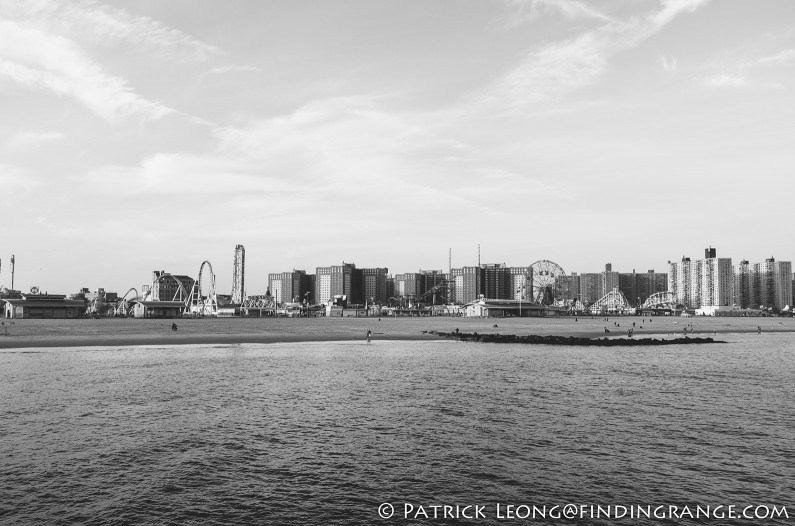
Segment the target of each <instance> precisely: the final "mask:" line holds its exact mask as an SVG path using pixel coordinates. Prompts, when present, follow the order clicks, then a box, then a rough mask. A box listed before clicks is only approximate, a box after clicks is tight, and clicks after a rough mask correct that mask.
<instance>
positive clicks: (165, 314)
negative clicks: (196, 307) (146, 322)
mask: <svg viewBox="0 0 795 526" xmlns="http://www.w3.org/2000/svg"><path fill="white" fill-rule="evenodd" d="M183 312H185V303H184V302H181V301H134V302H133V316H134V317H136V318H179V317H181V316H182V313H183Z"/></svg>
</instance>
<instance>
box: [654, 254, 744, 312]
mask: <svg viewBox="0 0 795 526" xmlns="http://www.w3.org/2000/svg"><path fill="white" fill-rule="evenodd" d="M704 255H705V256H707V257H706V258H705V259H699V260H696V261H691V260H690V258H685V257H683V258H682V261H681V262H677V263H671V262H669V263H668V290H669V291H670V292H672V293H673V295H674V298H675V299H676V301H677V302H678V303H680V304H682V305H684V306H685V307H687V308H690V309H697V308H720V307H730V306H731V305H732V302H733V299H734V298H733V294H732V288H733V286H734V272H733V270H734V269H733V268H732V260H731V258H719V257H717V250H716V249H714V248H711V247H710V248H707V249H706V250H705V251H704Z"/></svg>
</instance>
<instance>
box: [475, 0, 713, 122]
mask: <svg viewBox="0 0 795 526" xmlns="http://www.w3.org/2000/svg"><path fill="white" fill-rule="evenodd" d="M707 1H708V0H669V1H666V2H663V4H662V7H661V8H660V9H659V10H657V11H655V12H653V13H651V14H649V15H648V16H646V17H644V18H631V19H628V20H613V19H610V20H609V21H607V22H606V23H604V24H602V25H600V26H599V27H597V28H594V29H589V30H587V31H585V32H583V33H581V34H579V35H577V36H575V37H573V38H570V39H568V40H564V41H559V42H552V43H547V44H544V45H542V46H540V47H538V48H535V49H532V50H530V51H529V52H528V53H527V54H526V56H525V58H524V59H523V60H522V61H521V63H520V64H519V65H518V66H517V67H516V68H514V69H513V70H512V71H510V72H509V73H507V74H505V75H504V76H503V77H502V78H501V79H500V80H498V81H497V82H496V83H495V84H494V85H492V86H491V88H490V89H489V91H488V92H487V94H486V95H485V96H484V97H483V99H484V100H483V101H482V102H486V103H497V104H500V105H506V104H507V106H508V108H509V111H515V110H517V109H520V108H522V107H524V106H527V105H530V104H536V103H539V102H544V101H547V100H550V99H553V98H558V97H560V96H562V95H565V94H567V93H569V92H571V91H574V90H577V89H580V88H583V87H585V86H588V85H590V84H593V83H595V82H596V81H597V80H598V79H599V77H600V76H601V75H602V74H603V73H604V71H605V70H606V69H607V66H608V63H609V60H610V58H611V57H612V56H613V55H615V54H616V53H619V52H621V51H625V50H627V49H631V48H633V47H635V46H637V45H639V44H640V43H641V42H643V41H644V40H646V39H648V38H649V37H651V36H653V35H654V34H656V33H658V32H659V31H660V30H662V29H663V28H664V27H665V26H666V25H668V24H669V23H671V22H672V21H673V20H674V19H675V18H676V17H677V16H678V15H679V14H681V13H687V12H692V11H694V10H695V9H697V8H698V7H700V6H701V5H703V4H705V3H706V2H707Z"/></svg>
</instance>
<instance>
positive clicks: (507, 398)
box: [0, 333, 795, 525]
mask: <svg viewBox="0 0 795 526" xmlns="http://www.w3.org/2000/svg"><path fill="white" fill-rule="evenodd" d="M724 339H726V340H729V343H727V344H722V345H704V346H697V345H692V346H670V347H648V348H643V347H634V348H589V347H551V346H522V345H499V344H475V343H462V342H452V341H440V342H425V341H407V342H402V341H374V342H372V343H370V344H367V343H366V342H364V341H353V342H332V343H320V342H315V343H290V344H262V345H255V344H244V345H227V346H166V347H129V348H117V349H112V348H71V349H26V350H22V351H9V350H7V351H3V352H0V444H1V445H2V447H0V523H2V524H280V525H281V524H285V525H292V524H296V525H297V524H332V525H336V524H340V525H342V524H362V525H363V524H373V523H379V524H380V523H383V524H390V523H392V524H402V523H418V524H420V523H432V524H473V523H479V524H484V523H485V524H491V523H506V522H507V523H528V522H529V523H536V524H556V523H562V524H573V523H580V524H672V523H677V521H671V520H667V519H654V518H652V519H648V518H642V519H630V518H628V517H624V518H622V519H615V518H604V517H602V518H594V517H593V516H588V515H587V512H584V513H586V515H585V516H580V517H579V518H577V519H573V520H566V519H562V518H561V519H555V518H552V517H550V516H547V517H546V518H544V519H541V518H538V517H537V518H536V519H535V520H530V519H529V518H527V519H525V520H522V519H520V518H518V517H516V516H510V513H509V510H511V509H513V511H514V513H516V512H517V511H518V512H519V514H520V515H521V514H523V513H525V512H526V511H527V510H528V509H530V506H533V505H534V506H537V507H538V508H539V509H540V508H542V507H543V506H546V507H547V509H551V508H552V507H554V506H556V505H557V506H563V505H565V504H569V503H572V504H575V505H577V506H580V505H584V506H589V505H601V506H605V507H606V506H626V507H630V506H636V505H637V506H659V505H664V506H668V505H676V506H685V505H687V506H692V507H693V509H695V507H696V506H699V505H700V506H702V507H706V506H711V507H713V508H714V507H715V506H729V505H732V506H737V507H738V510H739V509H742V508H743V507H745V506H748V505H753V506H754V507H756V506H763V508H760V509H761V510H762V512H764V510H765V508H764V507H765V506H766V507H768V508H772V507H773V506H778V507H784V506H786V507H787V512H788V514H789V516H790V517H791V518H790V519H786V518H783V517H778V518H773V519H771V518H767V519H758V520H757V519H754V520H749V519H738V520H730V519H728V518H723V519H722V518H715V517H713V518H710V519H708V520H701V521H695V520H694V521H690V520H681V521H678V523H680V524H689V523H700V524H757V523H758V524H792V523H795V502H794V501H795V499H794V498H793V496H795V440H793V439H795V390H794V389H793V386H795V357H793V349H795V335H793V334H792V333H789V334H763V335H755V334H728V335H724ZM382 505H388V506H386V507H381V508H379V506H382ZM445 505H447V506H451V507H453V508H451V510H452V511H450V513H449V514H448V516H447V517H446V518H445V517H444V513H443V508H433V506H445ZM467 505H471V506H482V508H480V509H481V510H482V511H481V513H482V516H481V515H476V516H475V517H473V518H472V519H467V518H466V514H467V513H469V515H470V516H471V515H472V513H473V510H475V509H478V508H470V509H469V510H468V511H464V512H463V513H464V515H463V516H462V515H461V510H462V509H463V508H464V506H467ZM455 506H459V508H458V516H457V518H456V515H455V508H454V507H455ZM498 506H499V508H498ZM510 506H514V508H510ZM521 506H527V508H522V507H521ZM390 507H391V508H390ZM420 507H421V508H420ZM420 509H422V512H424V514H423V513H422V512H420V511H419V510H420ZM578 509H579V508H578ZM391 510H394V511H393V512H392V513H393V515H391V517H389V518H382V517H381V516H380V515H379V511H382V512H383V513H384V514H385V515H389V514H390V511H391ZM434 511H435V512H436V518H434ZM500 514H501V515H500ZM426 516H427V518H426Z"/></svg>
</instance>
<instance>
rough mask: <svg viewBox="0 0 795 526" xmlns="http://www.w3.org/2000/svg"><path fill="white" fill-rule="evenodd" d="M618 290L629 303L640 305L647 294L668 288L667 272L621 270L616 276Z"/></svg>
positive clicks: (646, 297)
mask: <svg viewBox="0 0 795 526" xmlns="http://www.w3.org/2000/svg"><path fill="white" fill-rule="evenodd" d="M618 290H620V291H621V292H623V293H624V297H626V298H627V301H628V302H629V303H630V304H631V305H635V306H641V305H643V302H644V301H646V299H648V297H649V296H651V295H653V294H657V293H658V292H665V291H666V290H668V274H666V273H665V272H654V270H648V271H646V272H645V273H644V272H641V273H636V272H635V271H634V270H633V271H632V272H631V273H629V272H622V273H621V274H619V276H618Z"/></svg>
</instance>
